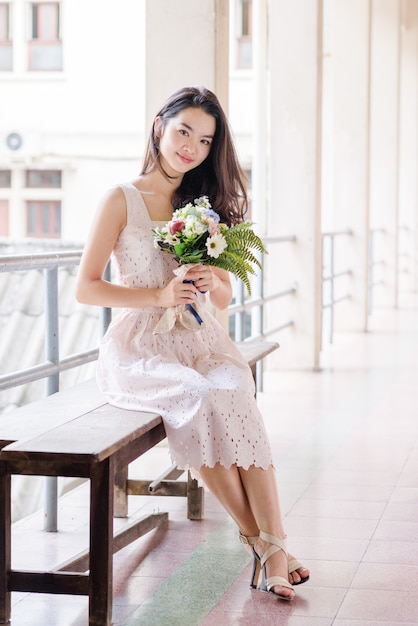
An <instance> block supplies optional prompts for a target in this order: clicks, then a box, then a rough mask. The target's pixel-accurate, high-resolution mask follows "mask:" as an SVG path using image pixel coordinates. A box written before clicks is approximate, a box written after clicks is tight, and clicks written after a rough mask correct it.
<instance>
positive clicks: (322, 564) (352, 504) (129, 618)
mask: <svg viewBox="0 0 418 626" xmlns="http://www.w3.org/2000/svg"><path fill="white" fill-rule="evenodd" d="M323 361H324V363H323V364H324V368H323V371H322V372H321V373H318V372H317V373H314V372H309V371H304V372H300V371H299V372H275V373H273V372H268V373H267V375H266V377H265V391H264V392H263V393H262V394H259V400H258V401H259V404H260V407H261V408H262V410H263V412H264V415H265V419H266V422H267V426H268V430H269V432H270V435H271V440H272V444H273V449H274V451H275V458H276V464H277V472H278V478H279V484H280V493H281V498H282V505H283V509H284V511H285V513H286V528H287V532H288V536H289V547H290V549H291V551H292V552H294V553H295V554H296V555H297V556H298V558H299V559H301V560H303V562H304V563H305V564H306V565H307V566H309V567H310V568H311V572H312V574H311V580H310V581H309V582H308V583H307V584H305V585H301V586H298V587H296V591H297V597H296V599H295V600H294V601H293V602H292V603H283V602H282V603H281V602H278V601H276V600H275V599H274V598H273V597H271V596H269V595H268V594H264V593H261V592H259V591H252V590H250V588H249V586H248V581H249V576H250V564H249V558H248V556H247V555H246V553H245V552H244V550H243V549H242V547H241V546H240V544H239V543H238V542H237V539H236V529H235V528H234V525H233V524H232V523H231V522H230V521H229V520H228V519H227V517H226V515H225V514H224V513H223V511H222V510H221V509H220V507H219V506H218V505H217V503H216V502H215V501H214V500H213V498H212V497H211V496H210V494H207V496H206V509H205V519H204V520H203V521H202V522H190V521H187V520H186V519H185V503H184V502H183V501H182V500H180V499H179V500H176V499H172V498H165V499H163V498H159V499H157V498H155V499H149V498H142V497H135V499H133V500H134V501H133V502H132V503H131V507H132V514H135V515H142V514H143V513H144V510H145V509H150V508H160V509H161V510H169V513H170V521H169V523H168V525H167V527H166V528H163V529H160V530H157V531H152V532H151V533H149V535H148V536H146V537H143V538H142V539H140V540H138V541H137V542H135V543H134V544H132V545H131V546H129V547H128V548H125V549H124V550H122V551H121V552H120V553H118V554H117V555H116V556H115V567H114V569H115V572H114V606H113V615H114V623H115V624H116V625H118V626H139V625H143V626H198V625H199V626H215V625H216V626H233V625H234V626H235V625H237V626H238V625H240V626H258V625H260V626H272V625H278V624H280V625H283V626H330V625H331V624H333V625H335V626H378V625H382V626H395V624H396V625H398V626H399V625H404V626H408V625H409V626H410V625H412V624H417V625H418V297H417V298H413V297H408V298H405V301H404V302H403V303H402V307H401V309H400V310H398V311H394V310H384V311H379V312H377V313H376V314H374V316H373V318H372V324H371V332H369V333H367V334H361V333H358V334H357V333H352V334H337V336H336V337H335V344H334V347H333V348H332V349H331V350H327V351H326V353H325V355H324V359H323ZM167 458H168V457H167V450H166V448H164V447H159V448H158V449H155V450H154V451H153V452H152V453H151V454H150V455H149V456H148V458H147V459H144V460H143V461H141V463H140V464H137V466H136V468H135V472H140V473H141V475H142V476H145V475H147V476H150V477H153V476H155V475H157V474H159V473H160V471H161V467H162V466H165V465H166V462H167ZM145 466H147V467H145ZM87 496H88V494H87V489H86V487H85V486H83V487H81V488H79V489H78V490H77V491H76V492H74V493H72V494H70V495H67V496H66V497H65V498H63V499H62V501H61V514H60V515H61V522H60V524H61V526H62V530H60V532H59V533H58V534H56V535H55V534H54V535H51V534H48V535H46V534H45V533H43V532H42V531H40V530H39V526H40V523H39V516H34V517H32V518H31V519H30V520H24V521H23V522H20V523H19V524H17V525H16V527H15V532H14V540H13V541H14V564H15V565H16V566H18V565H19V566H24V567H26V568H29V567H36V566H40V564H41V565H42V566H43V564H44V563H47V562H49V563H54V562H59V561H61V560H63V559H65V558H66V557H67V556H68V555H69V553H71V552H72V551H77V550H78V549H80V547H81V545H82V544H83V543H84V542H85V541H86V502H87ZM118 524H120V522H119V521H118ZM11 623H12V626H26V625H27V626H85V625H86V624H87V599H86V598H83V597H69V596H43V595H35V594H17V593H16V594H13V608H12V622H11Z"/></svg>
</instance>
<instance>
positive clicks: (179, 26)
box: [144, 0, 229, 135]
mask: <svg viewBox="0 0 418 626" xmlns="http://www.w3.org/2000/svg"><path fill="white" fill-rule="evenodd" d="M228 7H229V4H228V2H225V1H222V0H199V2H196V0H176V2H173V0H147V1H146V18H145V19H146V29H145V32H146V41H145V94H144V97H145V100H146V135H147V134H148V132H149V128H150V127H151V124H152V120H153V117H154V115H155V114H156V112H157V111H158V109H159V108H160V107H161V105H162V104H163V102H164V100H165V99H166V98H167V97H168V96H170V95H171V94H172V93H173V92H174V91H176V90H177V89H180V88H181V87H185V86H188V85H204V86H205V87H207V88H208V89H211V90H212V91H214V92H215V93H216V94H217V96H218V98H219V99H220V101H221V103H222V106H223V108H224V109H225V112H226V113H227V108H228V77H229V56H228V55H229V51H228V45H229V44H228V41H229V37H228Z"/></svg>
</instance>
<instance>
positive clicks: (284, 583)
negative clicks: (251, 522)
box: [252, 530, 294, 601]
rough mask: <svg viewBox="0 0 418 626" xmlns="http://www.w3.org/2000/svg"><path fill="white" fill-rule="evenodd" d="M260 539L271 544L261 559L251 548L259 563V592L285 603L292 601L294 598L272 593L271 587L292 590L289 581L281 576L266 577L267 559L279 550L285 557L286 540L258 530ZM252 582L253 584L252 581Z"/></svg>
mask: <svg viewBox="0 0 418 626" xmlns="http://www.w3.org/2000/svg"><path fill="white" fill-rule="evenodd" d="M260 539H262V540H263V541H266V542H268V543H270V544H271V545H270V546H269V547H268V548H267V550H266V551H265V552H264V554H263V555H262V556H261V557H260V556H259V555H258V554H257V553H256V551H255V550H254V548H253V550H254V555H255V557H256V559H257V560H258V561H259V563H260V567H261V584H260V589H261V591H267V592H269V593H271V594H273V595H274V596H276V597H277V598H280V599H281V600H287V601H289V600H293V597H294V596H289V595H284V594H281V593H277V592H276V591H273V587H276V586H279V587H285V588H286V589H292V585H291V584H290V583H289V581H288V580H287V579H286V578H283V576H270V577H269V578H267V575H266V563H267V561H268V560H269V558H270V557H271V556H273V554H276V552H279V550H283V552H284V553H285V555H286V557H287V550H286V538H284V539H279V537H274V535H269V534H268V533H265V532H264V531H262V530H260ZM252 582H254V579H253V581H252Z"/></svg>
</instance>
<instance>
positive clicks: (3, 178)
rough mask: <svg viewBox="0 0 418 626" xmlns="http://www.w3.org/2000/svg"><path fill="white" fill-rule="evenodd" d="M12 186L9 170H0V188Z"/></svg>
mask: <svg viewBox="0 0 418 626" xmlns="http://www.w3.org/2000/svg"><path fill="white" fill-rule="evenodd" d="M11 186H12V172H11V170H0V187H11Z"/></svg>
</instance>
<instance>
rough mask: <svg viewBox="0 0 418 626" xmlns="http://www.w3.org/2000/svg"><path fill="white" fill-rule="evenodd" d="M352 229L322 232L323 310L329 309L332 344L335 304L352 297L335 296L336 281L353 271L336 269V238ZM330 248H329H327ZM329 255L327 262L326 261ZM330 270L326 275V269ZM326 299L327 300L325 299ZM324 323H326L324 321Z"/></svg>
mask: <svg viewBox="0 0 418 626" xmlns="http://www.w3.org/2000/svg"><path fill="white" fill-rule="evenodd" d="M352 234H353V233H352V231H351V230H349V229H347V230H340V231H331V232H324V233H322V259H323V263H322V311H325V310H326V309H329V322H328V341H329V343H331V344H332V342H333V338H334V316H335V312H334V308H335V305H336V304H338V303H339V302H342V301H343V300H347V299H348V298H350V297H351V295H350V294H349V293H345V294H344V295H342V296H339V297H338V298H336V297H335V281H336V279H338V278H340V277H342V276H351V274H352V271H351V270H350V269H345V270H340V271H338V272H336V271H335V238H336V237H341V236H349V237H350V236H352ZM326 248H328V250H326ZM326 257H327V260H326V262H325V261H324V260H325V258H326ZM326 270H328V272H327V274H326V275H325V271H326ZM326 283H328V285H329V288H328V297H327V298H325V285H326ZM325 300H326V301H325ZM323 325H324V323H323ZM325 334H326V333H325V332H324V329H322V337H324V336H325Z"/></svg>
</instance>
